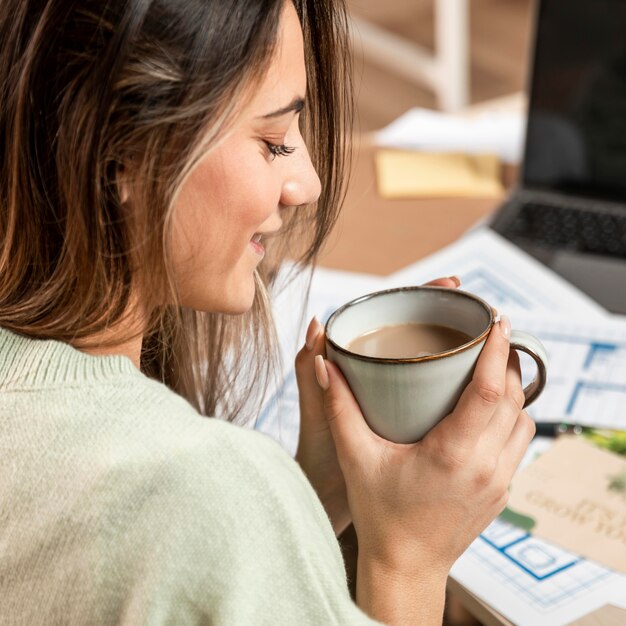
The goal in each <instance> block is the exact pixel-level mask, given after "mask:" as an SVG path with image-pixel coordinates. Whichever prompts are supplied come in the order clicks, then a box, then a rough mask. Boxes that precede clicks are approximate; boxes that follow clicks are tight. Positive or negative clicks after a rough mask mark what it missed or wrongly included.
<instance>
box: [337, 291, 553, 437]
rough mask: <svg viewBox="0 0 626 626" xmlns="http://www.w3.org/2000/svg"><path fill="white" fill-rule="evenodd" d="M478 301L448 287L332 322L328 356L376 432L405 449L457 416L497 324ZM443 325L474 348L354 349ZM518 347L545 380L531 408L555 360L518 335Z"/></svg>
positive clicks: (408, 294)
mask: <svg viewBox="0 0 626 626" xmlns="http://www.w3.org/2000/svg"><path fill="white" fill-rule="evenodd" d="M495 316H496V314H495V311H494V310H493V309H492V308H491V307H490V306H489V305H488V304H487V303H486V302H485V301H484V300H481V299H480V298H478V297H477V296H475V295H473V294H470V293H467V292H465V291H461V290H458V289H446V288H443V287H402V288H398V289H388V290H386V291H379V292H376V293H372V294H369V295H366V296H362V297H360V298H357V299H356V300H352V301H351V302H348V303H347V304H344V305H343V306H342V307H341V308H339V309H337V310H336V311H335V312H334V313H333V314H332V315H331V316H330V318H329V319H328V321H327V322H326V355H327V358H328V359H329V360H330V361H333V362H334V363H335V364H336V365H338V366H339V369H340V370H341V371H342V373H343V375H344V376H345V378H346V380H347V381H348V384H349V385H350V388H351V390H352V393H353V394H354V396H355V398H356V400H357V402H358V403H359V406H360V407H361V410H362V412H363V415H364V417H365V420H366V421H367V423H368V424H369V426H370V428H371V429H372V430H373V431H374V432H375V433H377V434H379V435H380V436H381V437H384V438H385V439H388V440H390V441H395V442H397V443H411V442H415V441H418V440H419V439H421V438H422V437H423V436H424V435H425V434H426V433H427V432H428V431H429V430H430V429H431V428H432V427H433V426H434V425H435V424H437V422H439V421H440V420H441V419H443V418H444V417H445V416H446V415H448V414H449V413H451V412H452V410H453V409H454V407H455V406H456V403H457V402H458V400H459V398H460V396H461V394H462V392H463V390H464V389H465V387H466V386H467V384H468V383H469V382H470V380H471V378H472V374H473V372H474V367H475V365H476V361H477V360H478V356H479V354H480V352H481V350H482V348H483V346H484V345H485V341H486V340H487V336H488V335H489V332H490V331H491V329H492V327H493V325H494V323H495V321H496V319H495ZM408 323H420V324H437V325H440V326H447V327H449V328H453V329H456V330H459V331H461V332H462V333H465V334H466V335H469V336H470V337H471V338H472V339H471V341H469V342H467V343H465V344H463V345H460V346H458V347H455V348H453V349H451V350H447V351H445V352H440V353H437V354H432V355H428V356H421V357H414V358H381V357H372V356H363V355H361V354H357V353H355V352H352V351H351V350H350V349H348V348H347V347H346V346H348V345H349V344H350V342H351V341H353V340H354V339H355V338H356V337H359V336H360V335H363V334H364V333H366V332H369V331H372V330H375V329H377V328H381V327H383V326H389V325H392V324H408ZM510 343H511V348H512V349H514V350H520V351H522V352H526V353H527V354H529V355H530V356H531V357H532V358H533V359H534V361H535V363H536V365H537V375H536V377H535V378H534V379H533V381H532V382H531V383H530V384H529V385H528V386H527V387H526V388H525V389H524V395H525V398H526V401H525V404H524V406H528V405H529V404H530V403H531V402H533V401H534V400H536V399H537V398H538V397H539V394H540V393H541V392H542V391H543V389H544V387H545V384H546V377H547V362H548V358H547V354H546V351H545V348H544V347H543V346H542V345H541V342H540V341H539V340H538V339H537V338H536V337H533V336H532V335H529V334H528V333H523V332H520V331H515V330H514V331H511V337H510Z"/></svg>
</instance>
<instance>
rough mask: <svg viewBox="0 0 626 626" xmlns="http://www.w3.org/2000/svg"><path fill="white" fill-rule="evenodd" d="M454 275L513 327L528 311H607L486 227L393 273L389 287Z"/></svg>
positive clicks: (597, 313) (592, 315) (580, 313)
mask: <svg viewBox="0 0 626 626" xmlns="http://www.w3.org/2000/svg"><path fill="white" fill-rule="evenodd" d="M452 274H456V275H457V276H459V277H460V278H461V281H462V284H461V289H463V290H465V291H469V292H471V293H473V294H475V295H477V296H479V297H481V298H483V299H484V300H485V301H487V302H488V303H489V304H490V305H491V306H493V307H495V308H496V309H498V312H499V313H505V314H506V315H508V316H510V317H511V320H512V322H513V324H514V325H515V316H516V315H518V314H527V313H537V314H554V313H563V314H565V315H567V316H573V317H583V318H594V319H595V318H597V317H606V316H608V315H609V314H608V313H607V311H606V310H605V309H604V308H602V307H601V306H600V305H599V304H598V303H597V302H595V301H594V300H592V299H591V298H590V297H589V296H587V295H586V294H584V293H583V292H582V291H580V290H578V289H576V287H574V286H573V285H571V283H569V282H567V281H566V280H564V279H563V278H561V277H560V276H559V275H558V274H556V273H554V272H552V271H551V270H550V269H548V268H547V267H545V266H544V265H543V264H541V263H540V262H539V261H537V260H536V259H534V258H533V257H531V256H530V255H528V254H526V253H525V252H523V251H522V250H520V249H519V248H518V247H517V246H514V245H513V244H511V243H509V242H508V241H507V240H506V239H504V238H503V237H500V235H498V234H497V233H495V232H494V231H493V230H491V229H490V228H479V229H476V230H474V231H472V232H471V233H469V234H468V235H466V236H465V237H463V238H462V239H459V240H458V241H456V242H455V243H453V244H451V245H450V246H448V247H446V248H444V249H443V250H440V251H439V252H437V253H435V254H433V255H431V256H429V257H427V258H426V259H422V260H421V261H418V262H417V263H414V264H413V265H410V266H408V267H406V268H404V269H402V270H400V271H399V272H396V273H395V274H392V275H391V276H390V277H389V278H388V279H387V286H405V285H418V284H422V283H424V282H426V281H428V280H431V279H433V278H438V277H440V276H450V275H452ZM519 330H525V329H523V328H519Z"/></svg>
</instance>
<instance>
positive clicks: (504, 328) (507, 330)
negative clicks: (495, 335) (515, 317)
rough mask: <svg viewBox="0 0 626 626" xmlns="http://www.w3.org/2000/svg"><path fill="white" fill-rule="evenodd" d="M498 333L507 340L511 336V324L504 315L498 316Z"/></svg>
mask: <svg viewBox="0 0 626 626" xmlns="http://www.w3.org/2000/svg"><path fill="white" fill-rule="evenodd" d="M499 324H500V331H501V332H502V335H503V336H504V338H505V339H508V338H509V337H510V336H511V322H510V320H509V318H508V317H507V316H506V315H501V316H500V322H499Z"/></svg>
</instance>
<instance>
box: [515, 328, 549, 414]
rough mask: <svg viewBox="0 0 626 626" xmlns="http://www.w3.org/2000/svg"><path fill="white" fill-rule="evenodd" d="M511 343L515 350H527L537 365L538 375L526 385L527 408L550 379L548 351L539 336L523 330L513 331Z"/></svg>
mask: <svg viewBox="0 0 626 626" xmlns="http://www.w3.org/2000/svg"><path fill="white" fill-rule="evenodd" d="M510 343H511V348H512V349H513V350H519V351H520V352H525V353H526V354H528V355H529V356H531V357H532V358H533V360H534V361H535V363H536V365H537V375H536V376H535V378H533V380H532V382H531V383H529V384H528V385H527V386H526V387H524V396H525V398H526V401H525V402H524V408H526V407H527V406H528V405H530V404H532V403H533V402H534V401H535V400H536V399H537V398H538V397H539V395H540V394H541V392H542V391H543V390H544V387H545V386H546V382H547V379H548V353H547V352H546V349H545V348H544V347H543V345H542V343H541V342H540V341H539V339H537V337H533V336H532V335H530V334H529V333H524V332H522V331H521V330H513V331H511V339H510Z"/></svg>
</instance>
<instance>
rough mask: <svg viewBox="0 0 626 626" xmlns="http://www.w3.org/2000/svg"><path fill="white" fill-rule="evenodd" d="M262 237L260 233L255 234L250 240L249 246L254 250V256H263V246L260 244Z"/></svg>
mask: <svg viewBox="0 0 626 626" xmlns="http://www.w3.org/2000/svg"><path fill="white" fill-rule="evenodd" d="M261 237H262V235H261V234H260V233H255V235H254V236H253V237H252V239H250V246H251V247H252V249H253V250H254V252H255V253H256V254H258V255H259V256H264V255H265V246H264V245H263V244H262V243H261Z"/></svg>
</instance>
